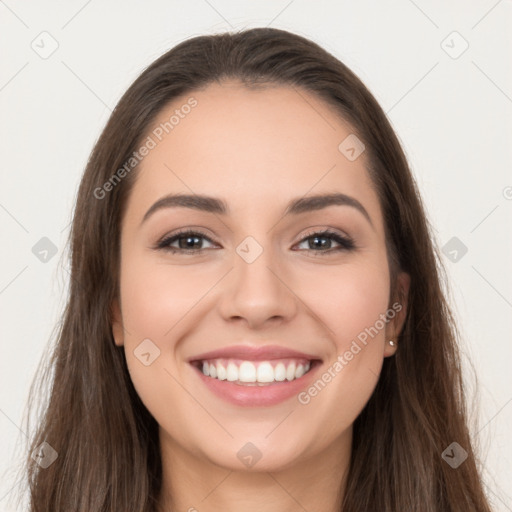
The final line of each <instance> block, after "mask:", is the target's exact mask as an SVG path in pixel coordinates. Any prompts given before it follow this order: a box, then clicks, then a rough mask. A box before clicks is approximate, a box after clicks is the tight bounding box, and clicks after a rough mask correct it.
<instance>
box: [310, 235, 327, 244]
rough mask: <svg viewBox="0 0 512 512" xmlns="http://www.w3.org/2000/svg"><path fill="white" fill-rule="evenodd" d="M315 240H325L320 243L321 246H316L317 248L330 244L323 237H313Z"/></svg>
mask: <svg viewBox="0 0 512 512" xmlns="http://www.w3.org/2000/svg"><path fill="white" fill-rule="evenodd" d="M313 240H314V241H315V242H317V241H318V240H323V241H322V242H320V245H316V247H325V246H326V245H327V242H328V241H327V239H326V238H325V237H321V236H315V237H313Z"/></svg>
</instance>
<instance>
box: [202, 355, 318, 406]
mask: <svg viewBox="0 0 512 512" xmlns="http://www.w3.org/2000/svg"><path fill="white" fill-rule="evenodd" d="M319 366H320V361H316V362H314V363H312V366H311V369H310V370H309V371H308V372H307V373H306V374H304V375H303V376H302V377H299V378H298V379H294V380H292V381H287V380H285V381H283V382H275V383H273V384H266V385H264V386H258V385H257V384H256V383H255V385H253V386H251V385H247V386H244V385H241V384H235V383H234V382H230V381H227V380H219V379H214V378H212V377H207V376H206V375H205V374H204V373H203V372H202V371H201V370H200V369H199V368H197V367H195V366H193V365H192V368H193V369H194V370H195V371H196V372H197V374H198V375H199V378H200V379H201V380H202V381H203V382H204V383H205V384H206V386H207V387H208V389H209V390H210V391H211V392H212V393H214V394H216V395H217V396H219V397H220V398H223V399H224V400H226V401H228V402H231V403H232V404H235V405H240V406H244V407H265V406H270V405H275V404H278V403H281V402H284V401H285V400H288V399H289V398H291V397H293V396H296V395H298V394H299V393H300V392H301V391H302V390H303V389H304V388H305V387H307V386H308V385H309V383H310V382H311V380H312V378H313V377H314V375H315V373H316V371H317V370H318V368H319Z"/></svg>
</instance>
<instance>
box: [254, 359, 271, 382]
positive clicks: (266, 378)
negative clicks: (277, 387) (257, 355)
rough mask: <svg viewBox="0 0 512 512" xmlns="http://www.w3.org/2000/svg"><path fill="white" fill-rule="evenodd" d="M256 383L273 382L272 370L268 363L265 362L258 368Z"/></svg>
mask: <svg viewBox="0 0 512 512" xmlns="http://www.w3.org/2000/svg"><path fill="white" fill-rule="evenodd" d="M257 380H258V382H274V369H273V368H272V365H271V364H270V363H267V362H266V361H265V362H264V363H260V364H259V366H258V375H257Z"/></svg>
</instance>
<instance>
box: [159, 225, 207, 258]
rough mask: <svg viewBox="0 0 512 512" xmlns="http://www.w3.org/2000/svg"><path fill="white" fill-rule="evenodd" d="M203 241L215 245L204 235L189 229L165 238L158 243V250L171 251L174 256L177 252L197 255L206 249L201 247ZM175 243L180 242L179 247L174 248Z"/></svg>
mask: <svg viewBox="0 0 512 512" xmlns="http://www.w3.org/2000/svg"><path fill="white" fill-rule="evenodd" d="M201 239H204V240H208V241H209V242H211V243H214V242H212V240H210V238H208V237H207V236H206V235H205V234H204V233H202V232H200V231H192V230H190V229H187V230H183V231H179V232H178V233H175V234H173V235H170V236H167V237H165V238H163V239H162V240H161V241H160V242H159V243H158V245H157V249H162V250H164V251H169V252H171V253H173V254H174V253H177V252H181V253H185V254H192V253H195V254H197V253H200V252H202V251H203V250H204V249H205V248H204V247H199V246H200V245H202V244H201V242H200V241H201ZM175 242H178V247H176V246H174V247H173V246H172V244H174V243H175Z"/></svg>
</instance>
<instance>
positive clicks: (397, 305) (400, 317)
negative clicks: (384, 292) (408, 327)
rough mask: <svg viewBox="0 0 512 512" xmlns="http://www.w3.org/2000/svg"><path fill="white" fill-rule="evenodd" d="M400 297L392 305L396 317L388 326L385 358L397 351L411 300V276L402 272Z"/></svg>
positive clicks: (399, 275)
mask: <svg viewBox="0 0 512 512" xmlns="http://www.w3.org/2000/svg"><path fill="white" fill-rule="evenodd" d="M397 280H398V283H397V290H398V294H397V295H398V297H397V300H395V302H393V304H392V305H391V309H392V310H393V311H394V312H395V316H394V317H393V318H390V320H389V322H388V324H387V326H386V344H385V348H384V357H388V356H392V355H393V354H394V353H395V352H396V350H397V339H398V336H399V335H400V333H401V332H402V329H403V326H404V324H405V319H406V317H407V304H408V298H409V288H410V285H411V276H410V275H409V274H407V273H406V272H400V273H399V274H398V276H397ZM389 340H393V341H394V342H395V345H394V346H391V345H390V344H389Z"/></svg>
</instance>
